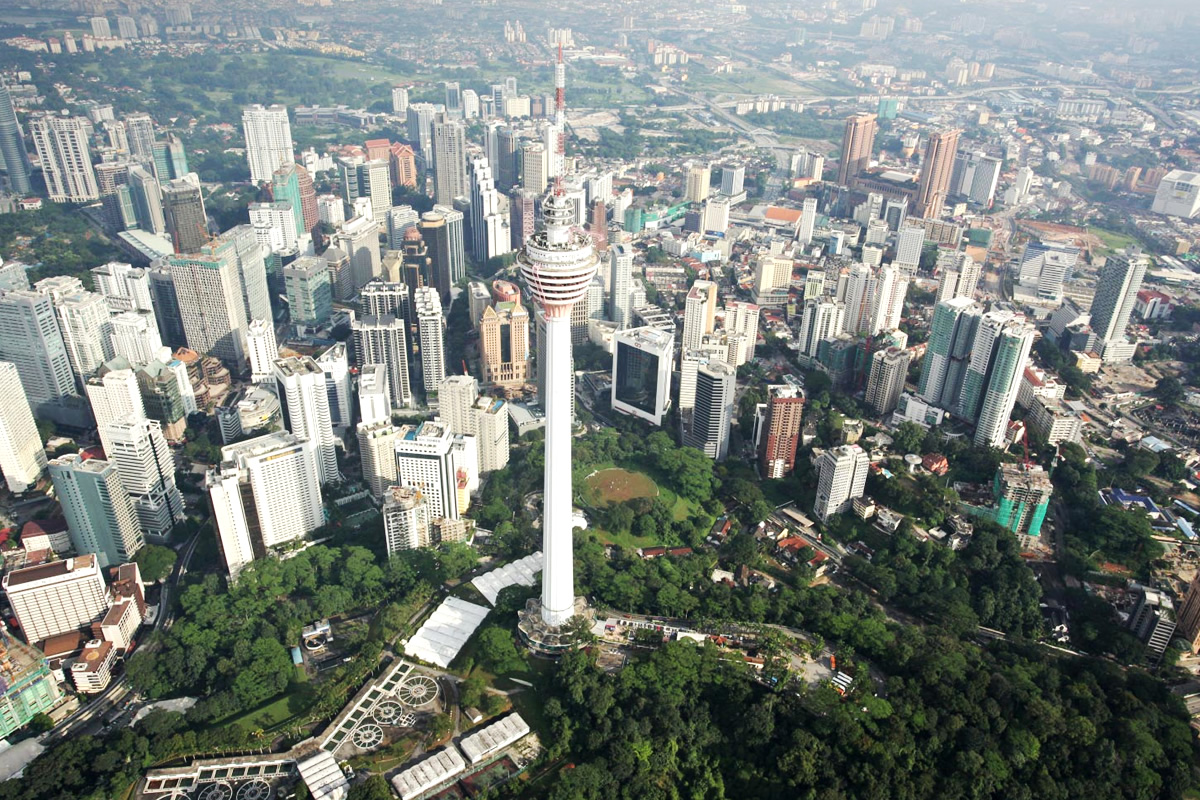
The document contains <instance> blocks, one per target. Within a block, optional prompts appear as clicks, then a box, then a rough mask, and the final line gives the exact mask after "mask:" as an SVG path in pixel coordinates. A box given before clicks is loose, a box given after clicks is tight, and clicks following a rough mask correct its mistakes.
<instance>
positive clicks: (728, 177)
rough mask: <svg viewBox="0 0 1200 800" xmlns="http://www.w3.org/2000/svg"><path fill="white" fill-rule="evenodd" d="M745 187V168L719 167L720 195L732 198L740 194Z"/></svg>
mask: <svg viewBox="0 0 1200 800" xmlns="http://www.w3.org/2000/svg"><path fill="white" fill-rule="evenodd" d="M745 185H746V168H745V167H731V166H729V165H728V164H726V165H725V166H723V167H721V194H723V195H725V196H726V197H732V196H734V195H735V194H741V193H742V191H743V190H744V189H745Z"/></svg>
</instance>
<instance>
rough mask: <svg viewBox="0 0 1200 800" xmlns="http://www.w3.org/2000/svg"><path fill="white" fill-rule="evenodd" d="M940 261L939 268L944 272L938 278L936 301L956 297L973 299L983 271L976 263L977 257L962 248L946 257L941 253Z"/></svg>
mask: <svg viewBox="0 0 1200 800" xmlns="http://www.w3.org/2000/svg"><path fill="white" fill-rule="evenodd" d="M938 262H939V264H938V269H939V270H941V273H942V274H941V277H940V278H939V279H938V288H937V293H936V294H935V295H934V301H935V302H937V303H940V302H942V301H943V300H952V299H953V298H955V297H966V298H967V299H971V298H973V297H974V296H975V288H976V286H977V285H978V284H979V278H980V276H981V275H982V273H983V268H982V267H981V266H980V265H979V264H976V263H975V259H973V258H971V257H970V256H969V255H967V254H966V253H964V252H962V251H961V250H960V251H954V252H953V253H950V254H949V255H948V256H946V257H944V258H943V257H941V256H940V255H939V258H938Z"/></svg>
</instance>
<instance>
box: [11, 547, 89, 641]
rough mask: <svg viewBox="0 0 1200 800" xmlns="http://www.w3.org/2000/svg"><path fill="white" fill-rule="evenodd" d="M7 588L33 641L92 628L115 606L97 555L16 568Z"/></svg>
mask: <svg viewBox="0 0 1200 800" xmlns="http://www.w3.org/2000/svg"><path fill="white" fill-rule="evenodd" d="M3 587H4V594H5V596H6V597H7V598H8V603H9V605H11V606H12V610H13V615H14V616H15V617H16V618H17V624H18V626H19V627H20V629H21V633H22V634H23V635H24V636H25V638H26V639H27V640H28V641H29V642H30V644H37V643H38V642H42V641H44V640H46V639H49V638H50V637H51V636H58V635H59V634H62V633H70V632H72V631H78V630H79V629H80V628H84V627H91V625H92V624H93V623H96V622H99V621H100V620H101V619H103V618H104V615H105V614H107V613H108V610H109V609H110V608H112V592H111V591H110V590H109V588H108V585H107V584H105V582H104V572H103V571H102V570H101V565H100V564H99V563H98V560H97V559H96V557H95V556H93V555H78V556H76V557H75V558H68V559H66V560H65V561H53V562H51V563H49V564H41V565H38V566H32V567H26V568H24V569H17V570H13V571H11V572H9V573H8V574H6V575H5V576H4V581H3Z"/></svg>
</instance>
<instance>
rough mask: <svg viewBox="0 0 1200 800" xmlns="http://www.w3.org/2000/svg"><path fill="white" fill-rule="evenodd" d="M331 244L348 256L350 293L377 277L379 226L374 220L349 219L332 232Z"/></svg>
mask: <svg viewBox="0 0 1200 800" xmlns="http://www.w3.org/2000/svg"><path fill="white" fill-rule="evenodd" d="M333 246H334V247H336V248H338V249H339V250H340V251H341V252H343V253H345V254H346V255H347V257H348V258H349V261H350V288H351V292H352V293H353V292H357V291H358V290H359V289H361V288H362V287H363V286H365V285H366V284H367V283H368V282H369V281H371V280H372V279H374V278H377V277H379V271H380V265H381V264H382V260H381V258H380V255H379V227H378V225H376V224H375V223H374V222H372V221H371V220H369V219H367V218H366V217H355V218H354V219H351V220H349V221H348V222H347V223H346V224H345V225H343V226H342V228H341V230H339V231H337V232H336V233H334V234H333ZM326 260H328V253H327V254H326Z"/></svg>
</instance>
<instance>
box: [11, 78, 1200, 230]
mask: <svg viewBox="0 0 1200 800" xmlns="http://www.w3.org/2000/svg"><path fill="white" fill-rule="evenodd" d="M0 102H2V101H0ZM3 113H4V112H3V106H0V115H3ZM2 119H3V117H2V116H0V120H2ZM0 130H2V128H0ZM1150 208H1151V210H1152V211H1153V212H1154V213H1155V214H1165V215H1167V216H1171V217H1181V218H1183V219H1193V218H1195V217H1196V215H1197V214H1200V176H1197V175H1196V173H1194V172H1188V171H1186V170H1179V169H1173V170H1171V171H1170V172H1168V173H1167V174H1166V175H1164V176H1163V177H1162V179H1161V180H1160V181H1159V182H1158V187H1157V188H1156V190H1155V192H1154V203H1153V204H1152V205H1151V207H1150Z"/></svg>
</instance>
